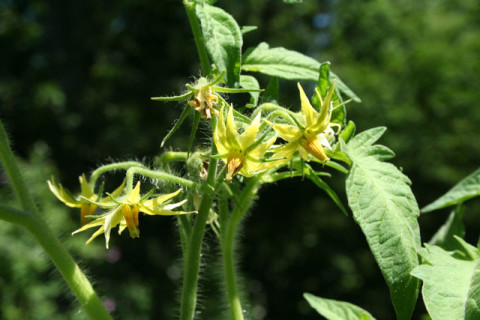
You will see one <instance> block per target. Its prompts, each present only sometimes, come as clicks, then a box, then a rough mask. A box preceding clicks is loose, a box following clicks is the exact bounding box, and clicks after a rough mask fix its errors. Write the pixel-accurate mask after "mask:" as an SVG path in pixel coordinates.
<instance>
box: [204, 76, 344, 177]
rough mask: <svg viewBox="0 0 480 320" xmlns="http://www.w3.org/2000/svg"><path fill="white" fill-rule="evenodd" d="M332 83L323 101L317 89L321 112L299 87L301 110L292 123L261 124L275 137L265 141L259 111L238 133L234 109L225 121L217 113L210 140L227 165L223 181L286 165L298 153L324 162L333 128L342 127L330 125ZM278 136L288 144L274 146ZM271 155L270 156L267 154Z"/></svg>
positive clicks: (265, 134)
mask: <svg viewBox="0 0 480 320" xmlns="http://www.w3.org/2000/svg"><path fill="white" fill-rule="evenodd" d="M334 88H335V86H334V84H332V86H331V87H330V90H329V92H328V93H327V94H326V96H325V97H324V98H322V96H321V95H320V93H319V92H318V90H316V91H315V92H316V95H317V97H318V99H319V100H320V104H321V105H320V111H317V110H315V108H313V107H312V105H311V104H310V101H309V100H308V98H307V96H306V94H305V92H304V91H303V88H302V87H301V86H300V84H298V90H299V91H300V102H301V111H300V113H299V114H293V115H291V117H293V119H294V123H293V124H286V123H272V122H270V121H269V120H267V119H265V120H264V121H265V122H266V123H267V124H269V125H270V126H271V128H273V130H274V134H273V135H271V137H270V138H268V139H267V140H266V141H263V139H265V138H266V137H267V136H268V134H269V132H268V129H267V132H266V133H264V134H263V135H261V137H257V136H258V135H259V134H261V130H260V128H261V122H262V120H261V112H259V113H258V114H257V115H256V116H255V118H254V119H253V121H252V122H251V123H250V124H249V125H247V126H246V127H245V128H243V129H244V130H243V133H241V134H240V133H239V132H238V131H237V128H236V126H235V121H234V115H233V107H230V108H229V109H228V115H227V119H226V121H225V117H224V107H222V108H221V110H220V115H219V121H218V125H217V127H216V128H215V130H214V132H213V141H214V142H215V145H216V147H217V149H218V151H219V155H218V157H219V158H221V159H222V160H224V161H225V162H226V165H227V169H226V179H227V180H231V179H232V177H233V176H234V175H236V174H241V175H243V176H245V177H251V176H253V175H255V174H258V173H261V172H263V171H265V170H268V169H270V168H273V167H278V166H281V165H284V164H286V163H288V162H289V161H290V160H291V159H292V158H293V156H294V154H295V153H296V152H297V151H298V152H299V154H300V156H301V157H302V158H303V159H304V160H306V161H308V160H309V157H310V155H311V156H313V157H314V158H316V159H318V160H319V161H320V162H321V163H326V162H327V161H328V160H330V159H329V158H328V156H327V155H326V152H325V148H327V149H331V144H330V141H332V140H333V138H334V135H335V133H336V132H334V130H333V129H332V128H334V127H337V132H338V131H339V130H338V129H340V128H341V126H340V124H338V123H331V122H330V118H331V114H332V109H333V102H332V95H333V93H334ZM277 135H278V136H279V137H280V138H282V139H283V140H285V141H286V142H287V143H286V144H283V145H273V144H274V142H275V141H276V139H277ZM268 153H270V157H266V155H267V154H268Z"/></svg>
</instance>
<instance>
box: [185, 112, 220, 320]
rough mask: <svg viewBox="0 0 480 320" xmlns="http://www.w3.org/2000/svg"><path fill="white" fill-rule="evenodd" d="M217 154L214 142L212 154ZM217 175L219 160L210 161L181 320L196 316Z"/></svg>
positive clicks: (193, 237)
mask: <svg viewBox="0 0 480 320" xmlns="http://www.w3.org/2000/svg"><path fill="white" fill-rule="evenodd" d="M216 124H217V118H216V117H213V118H212V126H213V128H215V126H216ZM216 152H217V150H216V147H215V144H214V143H213V142H212V154H215V153H216ZM216 174H217V159H213V158H211V159H210V163H209V165H208V174H207V181H206V184H204V186H203V188H202V196H203V197H202V202H201V203H200V208H199V210H198V214H197V216H196V217H195V223H194V225H193V229H192V234H191V237H190V239H189V240H190V241H188V246H187V255H186V259H185V260H184V262H183V288H182V298H181V305H180V320H192V319H194V315H195V307H196V304H197V289H198V275H199V271H200V262H201V251H202V243H203V236H204V234H205V226H206V224H207V219H208V214H209V213H210V208H211V207H212V203H213V200H214V199H215V177H216Z"/></svg>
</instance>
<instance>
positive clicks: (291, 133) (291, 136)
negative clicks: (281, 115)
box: [273, 123, 303, 142]
mask: <svg viewBox="0 0 480 320" xmlns="http://www.w3.org/2000/svg"><path fill="white" fill-rule="evenodd" d="M273 129H274V130H275V132H276V133H277V134H278V135H279V136H280V138H282V139H283V140H285V141H288V142H293V141H295V140H298V139H300V138H301V137H302V135H303V130H301V129H299V128H297V127H294V126H291V125H289V124H282V123H275V124H273Z"/></svg>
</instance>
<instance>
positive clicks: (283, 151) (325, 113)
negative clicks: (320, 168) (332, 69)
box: [272, 83, 340, 163]
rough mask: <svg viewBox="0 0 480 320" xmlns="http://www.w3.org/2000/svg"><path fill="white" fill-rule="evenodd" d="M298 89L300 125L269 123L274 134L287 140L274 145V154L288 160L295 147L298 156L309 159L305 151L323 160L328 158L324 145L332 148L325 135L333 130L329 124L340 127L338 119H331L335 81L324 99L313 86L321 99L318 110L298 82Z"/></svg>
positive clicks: (328, 134) (332, 133)
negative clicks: (334, 120)
mask: <svg viewBox="0 0 480 320" xmlns="http://www.w3.org/2000/svg"><path fill="white" fill-rule="evenodd" d="M298 90H299V91H300V102H301V114H302V118H301V119H299V126H301V127H297V126H293V125H289V124H280V123H275V124H272V125H273V129H274V130H275V131H276V132H277V134H278V135H279V136H280V137H281V138H282V139H284V140H285V141H287V142H288V143H287V144H286V145H284V146H281V147H279V148H278V149H276V151H275V153H274V155H273V158H278V159H284V160H283V161H284V162H287V161H289V160H290V159H291V158H292V157H293V154H294V153H295V151H297V150H298V151H299V152H300V156H301V157H302V158H303V159H305V160H308V154H311V155H312V156H314V157H315V158H317V159H318V160H320V161H321V162H322V163H325V162H327V161H328V160H330V158H328V157H327V155H326V153H325V149H324V147H327V148H331V146H330V143H329V141H328V140H329V139H328V138H329V137H331V136H333V135H334V134H335V132H334V131H333V129H332V127H340V125H339V124H337V123H330V117H331V115H332V108H333V104H332V95H333V92H334V83H333V84H332V86H331V88H330V91H329V92H328V93H327V95H326V97H325V99H324V100H322V97H321V95H320V93H319V92H318V90H315V92H316V94H317V95H318V97H319V98H320V101H321V107H320V112H317V110H315V109H314V108H313V107H312V105H311V104H310V101H309V100H308V98H307V96H306V94H305V92H304V91H303V88H302V86H300V84H298Z"/></svg>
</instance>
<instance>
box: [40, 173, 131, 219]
mask: <svg viewBox="0 0 480 320" xmlns="http://www.w3.org/2000/svg"><path fill="white" fill-rule="evenodd" d="M78 179H79V181H80V188H81V192H80V196H78V197H76V198H74V197H72V195H71V194H70V192H68V191H67V190H65V189H64V188H63V186H62V185H61V184H56V183H55V180H54V179H53V177H52V181H50V180H49V181H47V183H48V187H49V188H50V191H52V193H53V194H54V195H55V196H56V197H57V198H58V200H60V201H62V202H63V203H65V204H66V205H67V206H69V207H72V208H80V223H81V225H82V226H83V225H85V224H87V223H88V222H89V221H90V218H88V216H91V215H93V213H94V212H95V210H96V209H97V207H98V205H97V204H94V203H92V202H89V201H88V200H91V201H95V202H99V203H108V202H110V200H109V199H108V198H106V199H100V196H101V195H97V194H95V193H94V192H93V190H92V188H91V187H90V184H89V183H88V181H87V178H86V177H85V174H82V175H81V176H80V177H79V178H78ZM124 186H125V183H123V184H122V185H121V186H120V187H118V188H117V189H116V190H115V191H114V192H113V193H112V196H113V197H117V196H118V195H119V194H120V193H121V192H122V190H123V187H124ZM86 199H88V200H86Z"/></svg>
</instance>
